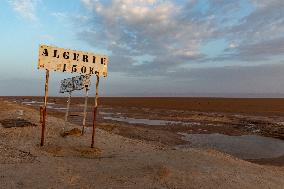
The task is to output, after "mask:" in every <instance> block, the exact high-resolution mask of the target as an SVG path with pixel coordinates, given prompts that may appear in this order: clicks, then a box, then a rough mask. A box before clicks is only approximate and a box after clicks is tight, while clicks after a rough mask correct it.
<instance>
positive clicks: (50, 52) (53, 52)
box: [38, 45, 109, 77]
mask: <svg viewBox="0 0 284 189" xmlns="http://www.w3.org/2000/svg"><path fill="white" fill-rule="evenodd" d="M108 61H109V60H108V57H107V56H106V55H100V54H93V53H90V52H82V51H76V50H69V49H63V48H58V47H52V46H47V45H40V47H39V60H38V69H46V70H50V71H59V72H70V73H79V74H83V75H85V74H90V75H92V74H96V75H98V76H104V77H106V76H107V65H108Z"/></svg>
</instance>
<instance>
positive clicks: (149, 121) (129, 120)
mask: <svg viewBox="0 0 284 189" xmlns="http://www.w3.org/2000/svg"><path fill="white" fill-rule="evenodd" d="M103 119H106V120H112V121H119V122H125V123H130V124H143V125H154V126H155V125H156V126H158V125H194V124H195V125H198V124H199V123H187V122H182V121H168V120H155V119H137V118H129V117H111V116H105V117H103Z"/></svg>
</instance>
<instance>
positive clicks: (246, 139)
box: [178, 133, 284, 159]
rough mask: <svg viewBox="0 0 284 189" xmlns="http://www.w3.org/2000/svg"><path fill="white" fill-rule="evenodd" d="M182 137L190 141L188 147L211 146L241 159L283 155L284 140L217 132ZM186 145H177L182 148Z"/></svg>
mask: <svg viewBox="0 0 284 189" xmlns="http://www.w3.org/2000/svg"><path fill="white" fill-rule="evenodd" d="M178 134H181V135H182V139H183V140H186V141H189V142H190V147H197V148H211V149H216V150H218V151H221V152H225V153H228V154H231V155H233V156H236V157H239V158H242V159H260V158H275V157H279V156H282V155H284V141H283V140H280V139H275V138H270V137H263V136H256V135H243V136H228V135H223V134H219V133H213V134H187V133H178ZM184 147H186V146H178V148H184Z"/></svg>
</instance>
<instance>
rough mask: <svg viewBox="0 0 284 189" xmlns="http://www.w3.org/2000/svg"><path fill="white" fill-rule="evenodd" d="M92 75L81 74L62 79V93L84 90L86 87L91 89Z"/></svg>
mask: <svg viewBox="0 0 284 189" xmlns="http://www.w3.org/2000/svg"><path fill="white" fill-rule="evenodd" d="M90 77H91V76H90V75H80V76H76V77H72V78H67V79H63V80H61V85H60V91H59V92H60V93H66V92H68V93H70V92H72V91H75V90H82V89H84V88H86V90H89V87H90V85H91V81H90Z"/></svg>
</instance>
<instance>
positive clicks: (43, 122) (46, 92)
mask: <svg viewBox="0 0 284 189" xmlns="http://www.w3.org/2000/svg"><path fill="white" fill-rule="evenodd" d="M45 72H46V73H45V87H44V91H45V92H44V106H43V109H42V128H41V140H40V145H41V146H43V145H44V134H45V119H46V106H47V96H48V80H49V70H46V71H45Z"/></svg>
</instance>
